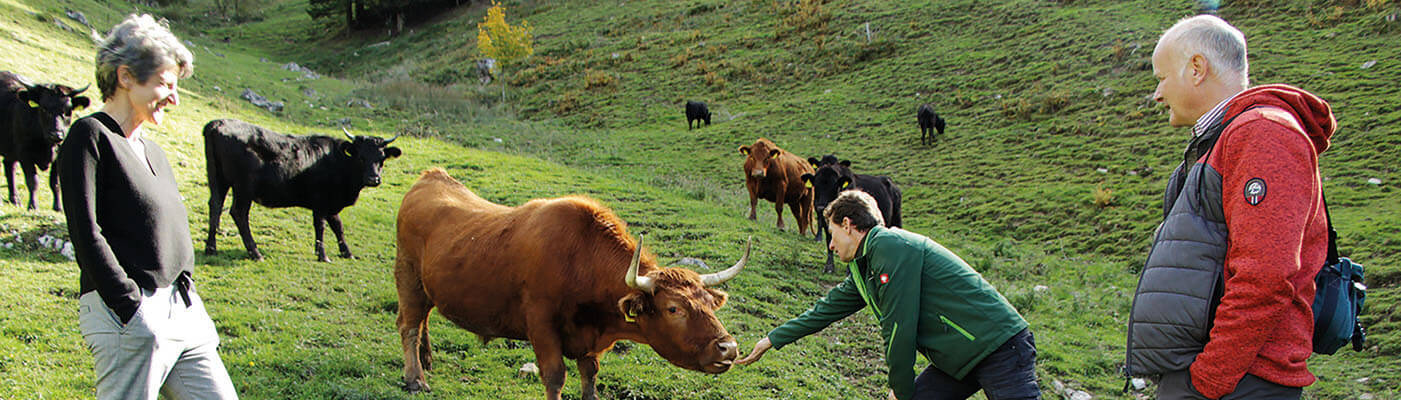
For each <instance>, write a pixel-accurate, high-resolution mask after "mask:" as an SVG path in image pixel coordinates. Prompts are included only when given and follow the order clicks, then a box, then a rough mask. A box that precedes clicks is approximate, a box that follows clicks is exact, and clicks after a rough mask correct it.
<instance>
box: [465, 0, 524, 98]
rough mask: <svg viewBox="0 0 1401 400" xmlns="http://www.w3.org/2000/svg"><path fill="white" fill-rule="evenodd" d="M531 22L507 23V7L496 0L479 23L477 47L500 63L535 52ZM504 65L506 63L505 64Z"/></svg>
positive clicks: (503, 83) (504, 81) (504, 89)
mask: <svg viewBox="0 0 1401 400" xmlns="http://www.w3.org/2000/svg"><path fill="white" fill-rule="evenodd" d="M530 31H531V28H530V22H527V21H521V24H520V25H516V26H511V24H508V23H506V7H503V6H502V5H501V3H498V2H496V0H492V1H491V8H489V9H487V10H486V16H485V17H483V18H482V22H480V23H478V24H477V49H478V50H481V52H482V54H485V55H486V56H487V57H491V58H494V59H496V61H497V62H499V63H500V64H510V63H513V62H515V61H516V60H520V59H523V58H526V57H529V56H530V55H531V54H533V53H535V47H534V41H535V37H534V36H533V35H531V33H530ZM503 67H504V65H503ZM501 100H502V101H505V100H506V80H505V79H502V80H501Z"/></svg>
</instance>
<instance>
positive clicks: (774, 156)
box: [769, 153, 783, 158]
mask: <svg viewBox="0 0 1401 400" xmlns="http://www.w3.org/2000/svg"><path fill="white" fill-rule="evenodd" d="M780 155H783V153H778V154H774V155H773V157H769V158H778V156H780Z"/></svg>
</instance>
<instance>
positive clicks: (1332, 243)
mask: <svg viewBox="0 0 1401 400" xmlns="http://www.w3.org/2000/svg"><path fill="white" fill-rule="evenodd" d="M1323 213H1324V215H1325V216H1327V218H1328V261H1326V262H1325V263H1324V265H1323V268H1322V269H1319V270H1318V275H1316V276H1314V278H1313V279H1314V283H1315V284H1316V285H1317V292H1315V293H1314V296H1313V352H1315V353H1319V354H1333V353H1336V352H1337V351H1338V349H1341V348H1343V346H1344V345H1347V344H1348V342H1352V350H1353V351H1362V347H1363V346H1364V345H1366V343H1367V332H1366V331H1365V330H1363V329H1362V321H1361V320H1359V319H1358V315H1359V314H1362V300H1363V299H1365V298H1366V297H1367V286H1366V285H1363V284H1362V265H1361V264H1355V263H1353V262H1352V260H1350V259H1348V258H1347V257H1338V243H1337V242H1338V232H1337V231H1335V230H1333V216H1332V215H1330V214H1329V213H1328V198H1327V196H1324V200H1323Z"/></svg>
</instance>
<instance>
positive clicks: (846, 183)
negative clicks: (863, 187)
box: [842, 182, 851, 189]
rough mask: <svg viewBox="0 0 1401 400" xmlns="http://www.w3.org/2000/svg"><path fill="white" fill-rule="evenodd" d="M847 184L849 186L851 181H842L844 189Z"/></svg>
mask: <svg viewBox="0 0 1401 400" xmlns="http://www.w3.org/2000/svg"><path fill="white" fill-rule="evenodd" d="M847 186H851V182H842V189H846V187H847Z"/></svg>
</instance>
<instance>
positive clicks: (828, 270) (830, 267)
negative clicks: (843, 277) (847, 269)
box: [822, 263, 836, 274]
mask: <svg viewBox="0 0 1401 400" xmlns="http://www.w3.org/2000/svg"><path fill="white" fill-rule="evenodd" d="M835 267H836V266H835V265H832V264H830V263H829V264H827V268H824V269H823V270H822V273H825V274H830V273H833V272H836V268H835Z"/></svg>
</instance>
